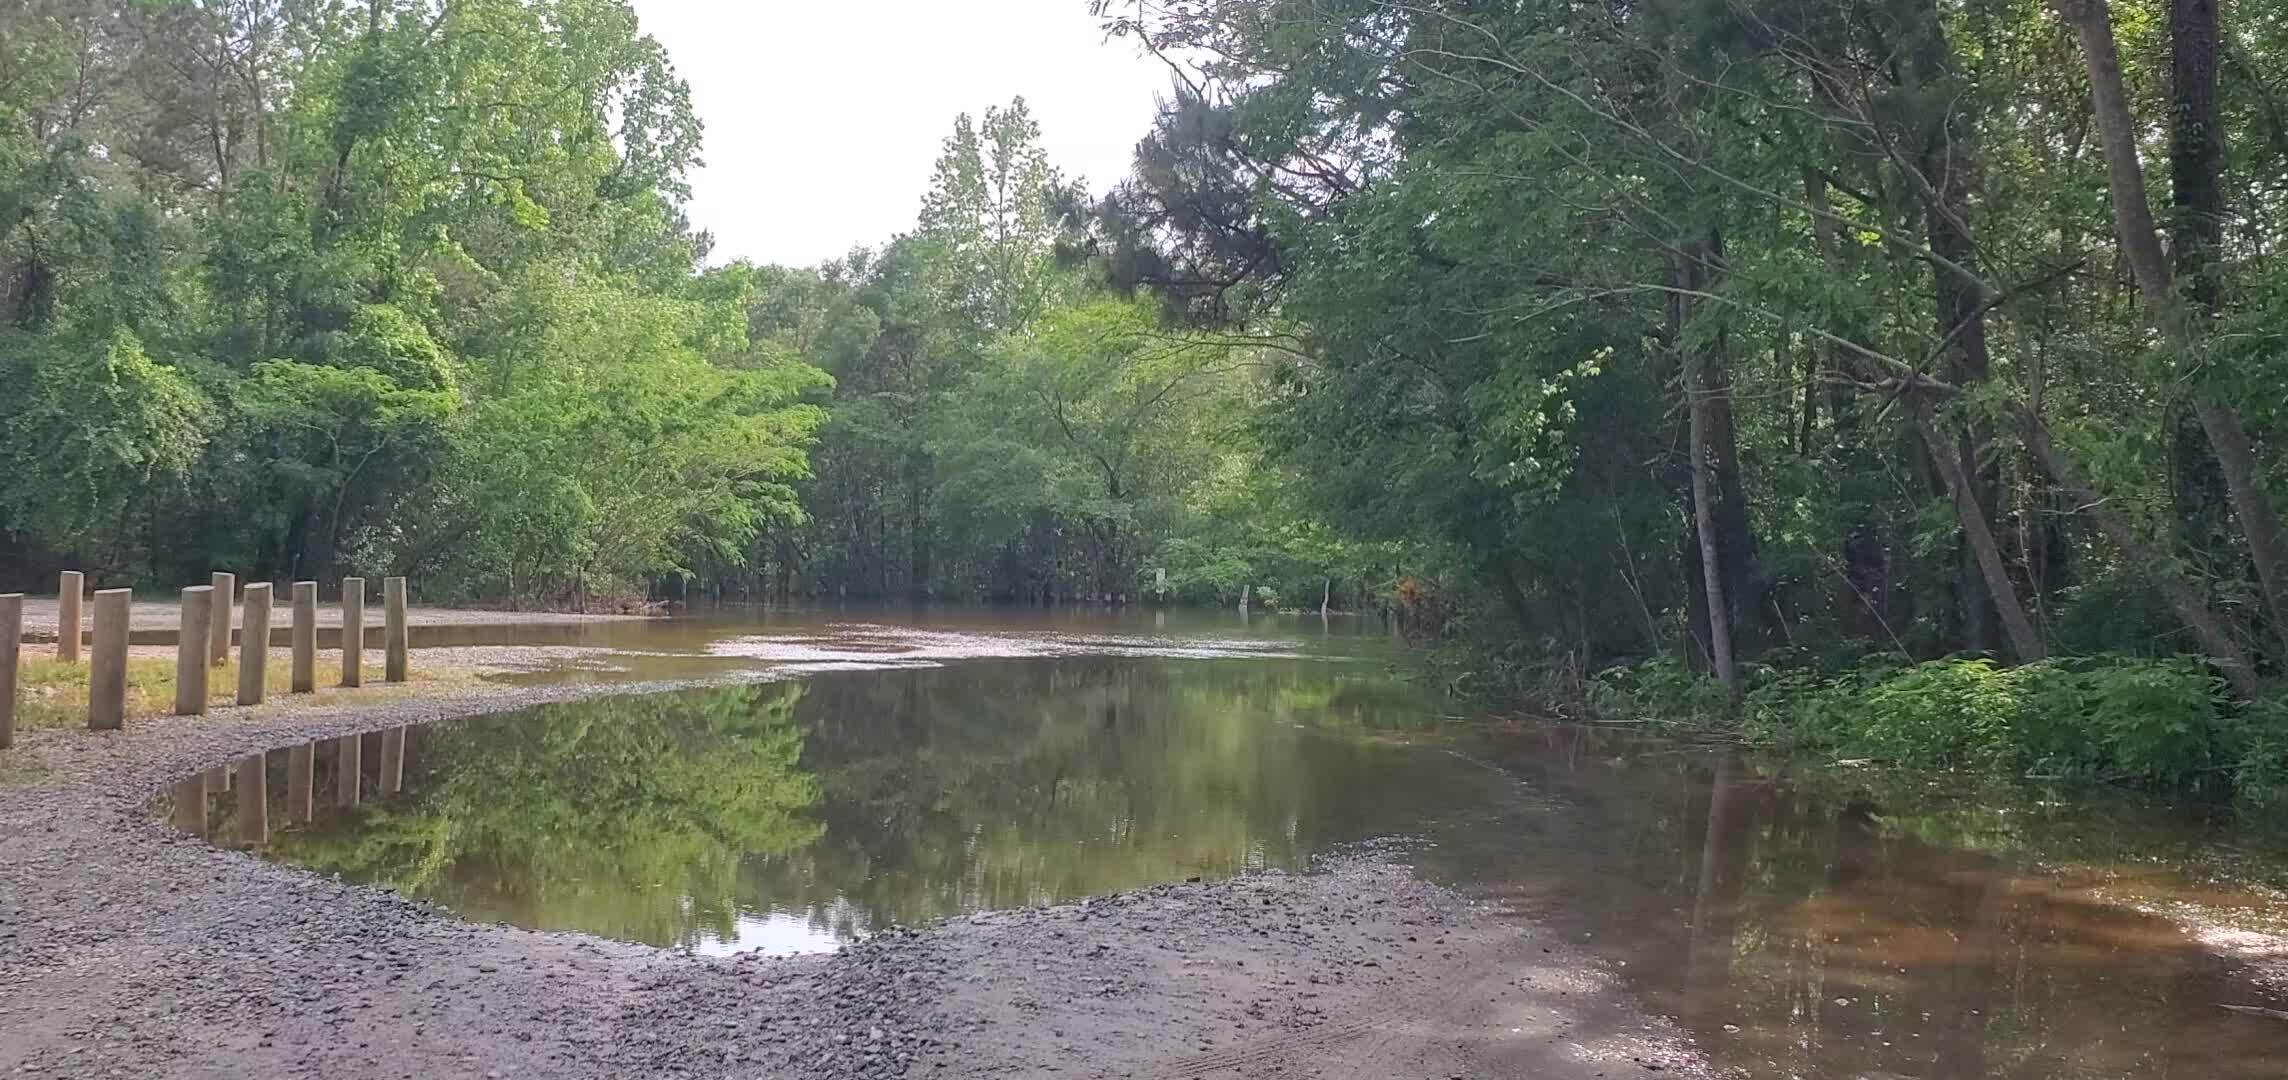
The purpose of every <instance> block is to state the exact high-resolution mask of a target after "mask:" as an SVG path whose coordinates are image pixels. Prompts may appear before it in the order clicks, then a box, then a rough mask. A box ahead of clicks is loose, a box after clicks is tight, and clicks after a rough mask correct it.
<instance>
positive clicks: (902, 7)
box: [634, 0, 1168, 265]
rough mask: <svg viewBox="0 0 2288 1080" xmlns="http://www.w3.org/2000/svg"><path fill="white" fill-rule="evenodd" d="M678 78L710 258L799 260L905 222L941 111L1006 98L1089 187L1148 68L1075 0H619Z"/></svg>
mask: <svg viewBox="0 0 2288 1080" xmlns="http://www.w3.org/2000/svg"><path fill="white" fill-rule="evenodd" d="M634 3H635V8H636V14H637V17H638V18H639V19H640V20H641V22H642V25H643V29H644V30H645V31H646V32H648V33H650V34H653V35H654V36H656V37H658V38H659V40H660V42H661V43H662V44H664V45H665V46H666V47H667V51H668V55H669V57H670V58H671V59H673V60H674V62H675V66H676V70H677V71H678V72H679V73H680V74H681V75H682V76H683V77H684V78H685V79H687V80H689V81H690V83H691V97H692V104H693V107H694V108H696V109H697V110H698V112H699V118H700V120H701V121H702V122H704V123H705V124H706V137H705V143H704V145H703V147H702V151H701V153H702V156H703V157H704V158H705V159H706V162H707V166H706V168H705V169H703V170H701V171H700V173H699V174H698V175H697V176H696V177H694V178H693V181H692V201H691V207H690V214H691V221H692V224H693V225H694V226H695V227H697V228H702V229H708V230H712V231H713V232H714V234H715V240H716V243H715V251H714V255H713V261H715V262H724V261H727V260H730V259H735V258H740V257H745V258H749V259H753V260H755V261H756V262H762V263H784V264H788V265H809V264H813V263H817V262H821V261H823V260H826V259H830V258H834V257H837V256H840V255H842V254H845V253H847V252H848V251H849V250H850V248H852V247H853V246H856V245H868V246H873V245H879V244H881V243H883V242H884V241H886V240H888V239H889V238H890V237H891V236H892V235H894V234H896V233H899V232H903V231H905V230H907V229H909V228H911V227H912V225H913V221H914V215H915V213H916V211H917V210H918V209H919V208H920V206H921V198H922V193H923V192H924V191H926V190H927V189H928V187H929V175H930V166H931V164H932V163H933V162H935V161H936V160H937V155H938V149H939V143H940V142H941V141H942V140H943V139H944V138H945V136H946V134H947V133H948V132H950V131H951V130H952V129H953V117H954V114H956V113H960V112H968V113H970V114H971V115H973V116H981V115H982V114H983V113H984V112H985V107H986V106H988V105H998V104H1005V103H1007V102H1008V100H1009V99H1010V98H1012V97H1014V96H1016V95H1019V94H1022V95H1024V97H1025V101H1026V103H1027V104H1028V105H1030V106H1031V107H1032V110H1033V116H1034V118H1035V119H1036V120H1038V121H1039V122H1040V125H1041V137H1042V142H1043V144H1044V145H1045V146H1046V147H1047V149H1048V153H1049V160H1050V162H1051V163H1052V164H1054V165H1055V166H1056V167H1057V168H1058V169H1060V170H1062V171H1063V172H1064V173H1065V175H1067V176H1076V175H1077V176H1083V177H1086V178H1087V180H1088V183H1089V187H1090V188H1091V189H1092V190H1094V191H1096V192H1098V193H1102V192H1103V191H1105V190H1106V189H1107V188H1109V187H1110V186H1111V185H1112V184H1113V183H1115V182H1117V181H1118V180H1119V179H1120V178H1121V176H1123V175H1124V174H1126V173H1127V171H1128V163H1129V155H1130V152H1131V151H1132V150H1133V149H1134V148H1135V145H1136V140H1137V139H1138V138H1140V137H1141V136H1142V135H1143V134H1144V132H1145V130H1146V129H1147V128H1148V127H1149V126H1150V124H1151V120H1152V110H1153V99H1154V96H1155V95H1159V94H1165V93H1166V91H1167V87H1168V77H1167V72H1166V69H1165V68H1163V67H1161V66H1160V63H1159V62H1158V61H1156V60H1153V59H1151V58H1150V57H1145V56H1139V55H1138V54H1137V48H1136V45H1135V43H1134V42H1132V41H1124V40H1119V39H1115V40H1111V41H1107V40H1105V38H1104V34H1103V32H1102V31H1101V30H1100V29H1099V28H1098V25H1097V22H1096V20H1095V19H1094V18H1093V17H1091V16H1090V15H1089V12H1088V7H1089V5H1088V0H634Z"/></svg>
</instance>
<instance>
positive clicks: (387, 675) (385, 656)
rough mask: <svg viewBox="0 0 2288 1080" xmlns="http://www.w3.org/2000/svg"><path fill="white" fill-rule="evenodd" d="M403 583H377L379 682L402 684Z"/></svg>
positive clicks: (385, 580) (398, 580) (387, 579)
mask: <svg viewBox="0 0 2288 1080" xmlns="http://www.w3.org/2000/svg"><path fill="white" fill-rule="evenodd" d="M405 635H406V627H405V579H404V578H401V577H385V578H383V579H381V647H382V663H381V681H383V682H404V681H405V652H406V649H407V648H408V647H409V646H410V645H411V644H412V643H411V642H409V641H407V640H406V636H405Z"/></svg>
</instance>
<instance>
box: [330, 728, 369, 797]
mask: <svg viewBox="0 0 2288 1080" xmlns="http://www.w3.org/2000/svg"><path fill="white" fill-rule="evenodd" d="M361 745H362V744H361V743H360V742H359V741H358V736H356V735H344V736H342V737H341V738H339V739H335V740H334V805H336V806H356V805H357V802H358V770H359V769H360V768H361V767H362V763H361V762H360V761H359V760H358V750H359V749H360V747H361Z"/></svg>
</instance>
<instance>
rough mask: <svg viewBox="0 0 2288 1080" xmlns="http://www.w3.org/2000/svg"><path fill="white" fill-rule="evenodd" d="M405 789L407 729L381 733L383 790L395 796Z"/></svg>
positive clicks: (395, 729) (392, 729) (393, 729)
mask: <svg viewBox="0 0 2288 1080" xmlns="http://www.w3.org/2000/svg"><path fill="white" fill-rule="evenodd" d="M404 789H405V729H404V728H391V729H389V730H388V731H384V732H382V733H381V790H382V793H383V794H389V795H394V794H396V793H397V792H399V791H403V790H404Z"/></svg>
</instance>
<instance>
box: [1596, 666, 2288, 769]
mask: <svg viewBox="0 0 2288 1080" xmlns="http://www.w3.org/2000/svg"><path fill="white" fill-rule="evenodd" d="M1744 678H1745V680H1746V683H1747V688H1746V690H1745V692H1744V693H1743V695H1742V699H1741V702H1740V709H1739V713H1738V716H1737V720H1736V727H1735V728H1734V729H1733V730H1735V731H1736V732H1737V734H1738V735H1739V737H1740V738H1742V739H1743V740H1745V741H1746V742H1748V743H1749V744H1751V745H1754V746H1759V747H1764V748H1769V749H1774V750H1780V751H1785V752H1789V753H1793V754H1798V755H1824V756H1830V757H1837V758H1848V759H1861V760H1866V761H1869V762H1873V763H1878V764H1884V765H1894V766H1899V767H1903V768H1914V769H1961V770H1968V771H1976V772H1983V773H1992V774H2001V775H2013V776H2023V777H2034V778H2044V779H2062V780H2090V781H2100V782H2106V783H2115V784H2127V785H2131V786H2136V787H2143V788H2149V789H2154V790H2170V791H2190V792H2201V793H2207V794H2215V795H2226V794H2230V795H2234V796H2236V797H2238V798H2240V799H2242V800H2245V801H2249V802H2255V803H2268V804H2269V803H2283V802H2288V704H2283V703H2281V702H2277V701H2266V702H2262V703H2258V704H2254V705H2243V704H2240V703H2237V702H2235V701H2233V699H2232V697H2231V696H2230V695H2229V694H2228V693H2227V692H2226V689H2225V686H2224V683H2223V680H2221V679H2219V678H2218V677H2217V675H2216V674H2215V672H2214V671H2212V670H2211V669H2210V668H2208V667H2207V666H2206V665H2204V664H2202V663H2200V662H2199V661H2197V660H2193V659H2189V658H2173V659H2150V658H2140V657H2124V656H2104V657H2083V658H2073V659H2059V660H2048V661H2043V662H2041V663H2036V664H2026V665H2022V666H2018V667H2002V666H1999V665H1996V664H1995V663H1994V662H1993V661H1991V660H1986V659H1983V658H1976V659H1962V658H1952V659H1944V660H1931V661H1925V662H1922V663H1913V664H1908V663H1900V662H1895V661H1894V662H1871V663H1866V664H1862V665H1860V666H1858V667H1855V668H1851V669H1848V670H1845V671H1842V672H1840V673H1822V672H1818V671H1811V670H1800V669H1787V668H1780V667H1752V668H1750V669H1748V670H1747V671H1745V672H1744ZM1586 691H1587V694H1586V696H1587V700H1588V704H1589V706H1590V708H1591V709H1592V710H1593V711H1594V712H1597V713H1599V714H1602V715H1607V716H1616V717H1621V716H1625V717H1633V718H1638V719H1642V720H1646V721H1651V722H1657V723H1662V724H1669V725H1679V726H1685V725H1699V726H1713V725H1716V724H1720V723H1723V722H1725V708H1724V706H1725V701H1724V697H1723V692H1722V691H1721V690H1720V689H1719V688H1717V687H1716V686H1715V685H1714V684H1713V683H1712V682H1711V681H1710V680H1709V679H1707V678H1706V677H1705V676H1702V675H1699V674H1697V673H1694V672H1691V671H1688V670H1686V669H1685V668H1684V667H1683V666H1682V665H1681V664H1678V663H1677V662H1675V661H1674V660H1667V659H1663V660H1653V661H1647V662H1644V663H1640V664H1635V665H1630V666H1625V667H1619V668H1613V669H1610V670H1607V671H1604V672H1601V673H1599V674H1598V675H1596V676H1595V677H1593V678H1591V679H1590V680H1589V682H1588V685H1587V687H1586Z"/></svg>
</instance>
